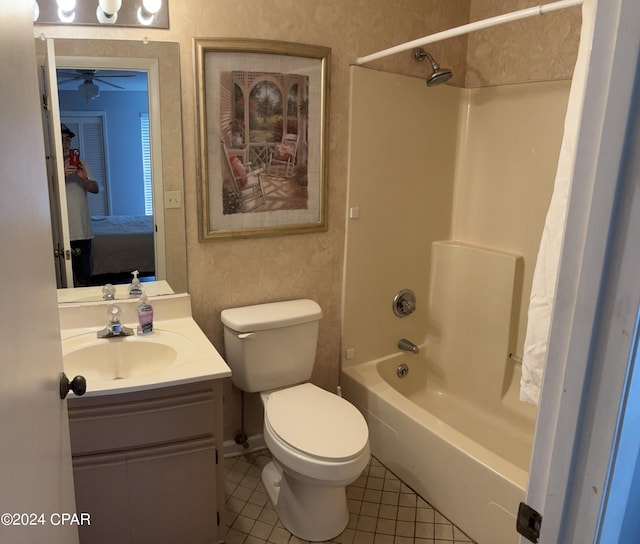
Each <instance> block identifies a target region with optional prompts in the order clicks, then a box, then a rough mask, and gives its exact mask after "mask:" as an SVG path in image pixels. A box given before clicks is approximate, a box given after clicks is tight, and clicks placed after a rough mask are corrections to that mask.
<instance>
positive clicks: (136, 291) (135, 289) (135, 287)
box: [129, 270, 142, 298]
mask: <svg viewBox="0 0 640 544" xmlns="http://www.w3.org/2000/svg"><path fill="white" fill-rule="evenodd" d="M131 274H133V280H132V281H131V285H129V298H137V297H139V296H140V295H142V285H140V280H139V279H138V271H137V270H134V271H133V272H131Z"/></svg>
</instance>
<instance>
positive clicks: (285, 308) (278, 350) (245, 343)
mask: <svg viewBox="0 0 640 544" xmlns="http://www.w3.org/2000/svg"><path fill="white" fill-rule="evenodd" d="M220 317H221V319H222V323H223V325H224V347H225V353H226V361H227V364H228V365H229V367H230V368H231V381H232V382H233V383H234V385H235V386H236V387H239V388H240V389H242V390H243V391H247V392H250V393H253V392H257V391H268V390H269V389H276V388H278V387H286V386H289V385H295V384H298V383H302V382H306V381H308V380H309V378H310V377H311V372H312V371H313V363H314V362H315V359H316V346H317V343H318V322H319V321H320V318H321V317H322V309H321V308H320V306H319V305H318V304H317V303H316V302H314V301H313V300H308V299H303V300H288V301H284V302H271V303H268V304H257V305H255V306H243V307H242V308H230V309H227V310H223V311H222V314H221V316H220Z"/></svg>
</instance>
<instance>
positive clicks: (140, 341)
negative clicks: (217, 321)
mask: <svg viewBox="0 0 640 544" xmlns="http://www.w3.org/2000/svg"><path fill="white" fill-rule="evenodd" d="M190 351H191V343H190V342H189V340H188V339H187V338H185V337H184V336H183V335H181V334H177V333H174V332H170V331H164V330H157V329H156V330H155V331H154V332H153V334H150V335H148V336H123V337H116V338H97V337H96V333H95V332H91V333H85V334H80V335H77V336H72V337H70V338H67V339H65V340H63V342H62V355H63V365H64V370H65V373H66V374H67V376H69V379H71V378H73V377H74V376H77V375H82V376H84V377H85V378H86V379H87V383H91V381H93V380H99V381H105V380H125V379H131V378H138V377H140V376H149V375H152V374H155V373H159V372H164V371H165V370H167V369H168V368H170V367H171V366H174V365H178V364H180V362H181V361H184V360H185V359H187V358H188V356H189V354H190Z"/></svg>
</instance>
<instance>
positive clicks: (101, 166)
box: [62, 116, 109, 215]
mask: <svg viewBox="0 0 640 544" xmlns="http://www.w3.org/2000/svg"><path fill="white" fill-rule="evenodd" d="M62 122H63V123H64V124H65V125H67V126H68V127H69V129H70V130H71V131H72V132H74V133H75V135H76V137H75V138H74V139H73V141H72V142H71V147H76V148H78V149H80V157H81V158H82V160H83V161H85V162H86V163H87V164H88V165H89V169H90V170H91V174H92V175H93V177H94V179H95V180H96V182H97V183H98V187H99V188H100V192H99V193H98V194H97V195H95V194H92V193H89V194H88V195H87V197H88V198H87V200H88V204H89V215H108V214H109V207H108V205H107V202H108V199H107V192H108V190H107V184H106V171H105V152H104V134H103V130H102V117H100V116H86V117H85V116H82V117H67V116H64V117H63V118H62Z"/></svg>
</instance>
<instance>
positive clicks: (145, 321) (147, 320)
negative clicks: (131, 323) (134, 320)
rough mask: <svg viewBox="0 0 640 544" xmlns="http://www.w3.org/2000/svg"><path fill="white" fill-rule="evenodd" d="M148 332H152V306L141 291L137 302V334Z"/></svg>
mask: <svg viewBox="0 0 640 544" xmlns="http://www.w3.org/2000/svg"><path fill="white" fill-rule="evenodd" d="M150 332H153V307H152V306H151V304H149V302H148V301H147V295H146V294H145V293H144V292H143V293H142V295H141V296H140V303H139V304H138V334H149V333H150Z"/></svg>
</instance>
